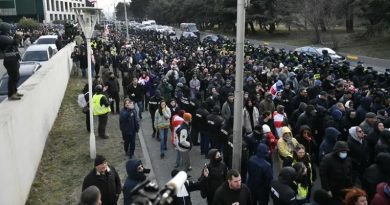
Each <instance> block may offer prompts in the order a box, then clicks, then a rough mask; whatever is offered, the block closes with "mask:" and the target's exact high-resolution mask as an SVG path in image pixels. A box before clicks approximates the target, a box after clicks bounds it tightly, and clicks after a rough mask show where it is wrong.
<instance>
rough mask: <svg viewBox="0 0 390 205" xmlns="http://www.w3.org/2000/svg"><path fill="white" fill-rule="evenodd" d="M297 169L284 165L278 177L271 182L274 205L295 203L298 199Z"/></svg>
mask: <svg viewBox="0 0 390 205" xmlns="http://www.w3.org/2000/svg"><path fill="white" fill-rule="evenodd" d="M295 176H296V173H295V169H294V168H292V167H288V166H287V167H283V168H282V169H281V170H280V172H279V176H278V179H276V180H273V181H272V183H271V198H272V201H273V204H274V205H295V204H296V203H297V200H296V189H297V188H296V185H295V183H294V180H295Z"/></svg>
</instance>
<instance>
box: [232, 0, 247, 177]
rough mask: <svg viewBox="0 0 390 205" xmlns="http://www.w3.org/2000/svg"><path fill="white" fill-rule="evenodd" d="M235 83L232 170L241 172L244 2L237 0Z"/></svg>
mask: <svg viewBox="0 0 390 205" xmlns="http://www.w3.org/2000/svg"><path fill="white" fill-rule="evenodd" d="M236 27H237V29H236V30H237V32H236V83H235V88H234V121H233V162H232V164H233V169H236V170H238V171H240V170H241V154H242V109H243V102H242V101H243V97H244V92H243V77H244V40H245V0H237V25H236Z"/></svg>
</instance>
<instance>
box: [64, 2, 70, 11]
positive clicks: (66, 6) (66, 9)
mask: <svg viewBox="0 0 390 205" xmlns="http://www.w3.org/2000/svg"><path fill="white" fill-rule="evenodd" d="M68 10H69V8H68V2H65V11H68Z"/></svg>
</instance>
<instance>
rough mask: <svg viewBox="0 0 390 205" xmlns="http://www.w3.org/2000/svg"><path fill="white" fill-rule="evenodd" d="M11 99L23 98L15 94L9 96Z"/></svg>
mask: <svg viewBox="0 0 390 205" xmlns="http://www.w3.org/2000/svg"><path fill="white" fill-rule="evenodd" d="M8 99H9V100H20V99H22V98H20V97H19V96H18V95H16V94H13V95H12V96H11V97H9V98H8Z"/></svg>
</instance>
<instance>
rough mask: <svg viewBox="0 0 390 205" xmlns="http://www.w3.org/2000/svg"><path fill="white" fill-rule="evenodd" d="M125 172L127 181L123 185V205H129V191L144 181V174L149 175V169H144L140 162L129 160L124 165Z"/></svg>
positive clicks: (130, 195) (130, 196)
mask: <svg viewBox="0 0 390 205" xmlns="http://www.w3.org/2000/svg"><path fill="white" fill-rule="evenodd" d="M126 171H127V179H126V181H125V184H124V185H123V200H124V204H131V202H132V201H131V198H132V194H131V190H132V189H133V188H134V187H136V186H137V185H138V184H139V183H141V182H143V181H144V180H146V174H149V173H150V169H146V168H145V167H144V166H143V164H142V162H141V160H137V159H130V160H129V161H127V163H126Z"/></svg>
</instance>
